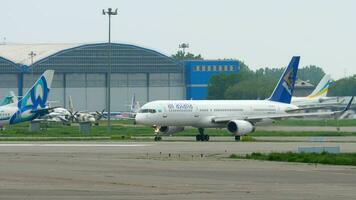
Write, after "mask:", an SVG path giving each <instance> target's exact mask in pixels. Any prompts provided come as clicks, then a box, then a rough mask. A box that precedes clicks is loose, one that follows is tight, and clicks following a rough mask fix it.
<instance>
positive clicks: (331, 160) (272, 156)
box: [230, 152, 356, 166]
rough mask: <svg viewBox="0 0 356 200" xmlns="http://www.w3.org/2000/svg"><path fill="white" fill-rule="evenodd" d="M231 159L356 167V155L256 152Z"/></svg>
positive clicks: (232, 156)
mask: <svg viewBox="0 0 356 200" xmlns="http://www.w3.org/2000/svg"><path fill="white" fill-rule="evenodd" d="M230 158H236V159H252V160H268V161H283V162H301V163H313V164H317V163H318V164H328V165H352V166H356V153H338V154H333V153H327V152H323V153H295V152H285V153H276V152H274V153H266V154H264V153H258V152H254V153H251V154H246V155H237V154H231V155H230Z"/></svg>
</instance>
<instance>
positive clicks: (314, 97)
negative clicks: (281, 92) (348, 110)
mask: <svg viewBox="0 0 356 200" xmlns="http://www.w3.org/2000/svg"><path fill="white" fill-rule="evenodd" d="M331 83H332V79H331V77H330V74H326V75H325V76H324V77H323V78H322V79H321V81H320V82H319V84H318V85H317V86H316V88H315V89H314V91H313V92H312V93H311V94H310V95H308V96H306V97H294V96H293V97H292V100H291V104H293V105H296V106H298V107H300V108H306V107H315V106H326V105H335V104H338V103H340V102H338V101H336V100H337V99H338V97H327V96H326V95H327V94H328V91H329V86H330V84H331Z"/></svg>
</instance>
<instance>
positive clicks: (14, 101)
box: [0, 91, 18, 106]
mask: <svg viewBox="0 0 356 200" xmlns="http://www.w3.org/2000/svg"><path fill="white" fill-rule="evenodd" d="M17 102H18V100H17V96H16V95H15V93H14V92H13V91H10V95H9V96H5V97H4V98H3V99H1V100H0V106H5V105H8V104H13V105H17Z"/></svg>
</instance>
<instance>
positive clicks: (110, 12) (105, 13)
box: [103, 8, 117, 132]
mask: <svg viewBox="0 0 356 200" xmlns="http://www.w3.org/2000/svg"><path fill="white" fill-rule="evenodd" d="M103 15H108V16H109V53H108V64H109V67H108V73H107V78H106V81H107V83H106V87H107V92H106V94H107V96H106V101H107V102H106V104H107V105H106V106H107V110H108V131H109V132H110V131H111V120H110V119H111V110H110V108H111V105H110V98H111V94H110V93H111V15H117V8H116V9H115V11H113V9H112V8H108V10H107V11H106V10H105V9H103Z"/></svg>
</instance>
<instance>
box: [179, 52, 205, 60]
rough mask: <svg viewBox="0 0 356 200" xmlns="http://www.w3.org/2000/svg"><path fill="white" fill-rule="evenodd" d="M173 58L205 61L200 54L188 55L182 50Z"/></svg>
mask: <svg viewBox="0 0 356 200" xmlns="http://www.w3.org/2000/svg"><path fill="white" fill-rule="evenodd" d="M172 58H174V59H176V60H203V57H202V56H201V55H200V54H198V55H194V54H192V53H189V52H188V53H186V52H184V51H182V50H179V51H177V53H176V54H174V55H172Z"/></svg>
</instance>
